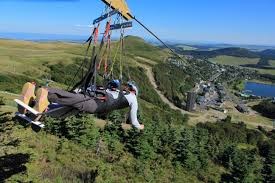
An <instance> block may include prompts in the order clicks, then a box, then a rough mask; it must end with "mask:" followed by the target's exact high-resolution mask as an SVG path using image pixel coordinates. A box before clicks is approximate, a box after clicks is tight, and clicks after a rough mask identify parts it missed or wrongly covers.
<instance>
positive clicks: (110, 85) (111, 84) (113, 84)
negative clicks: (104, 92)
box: [108, 79, 120, 89]
mask: <svg viewBox="0 0 275 183" xmlns="http://www.w3.org/2000/svg"><path fill="white" fill-rule="evenodd" d="M119 87H120V81H119V80H118V79H114V80H112V81H110V82H109V83H108V88H110V89H112V88H119Z"/></svg>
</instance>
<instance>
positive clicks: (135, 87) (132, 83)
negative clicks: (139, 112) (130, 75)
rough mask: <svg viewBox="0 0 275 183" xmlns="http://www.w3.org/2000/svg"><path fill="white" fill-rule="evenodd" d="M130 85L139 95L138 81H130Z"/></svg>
mask: <svg viewBox="0 0 275 183" xmlns="http://www.w3.org/2000/svg"><path fill="white" fill-rule="evenodd" d="M127 85H128V87H129V88H130V90H131V91H135V92H136V96H137V95H138V87H137V85H136V83H135V82H134V81H129V82H128V83H127Z"/></svg>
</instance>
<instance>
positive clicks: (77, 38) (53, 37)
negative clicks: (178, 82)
mask: <svg viewBox="0 0 275 183" xmlns="http://www.w3.org/2000/svg"><path fill="white" fill-rule="evenodd" d="M39 36H42V37H39ZM127 36H135V37H139V38H142V39H144V40H145V41H146V42H150V43H154V44H159V45H161V43H160V42H159V41H158V40H157V39H155V38H149V39H146V38H143V37H141V36H138V35H131V34H128V35H127ZM88 37H89V36H88V35H73V34H71V35H70V34H45V33H28V32H0V39H7V40H19V41H20V40H22V41H34V42H40V41H41V42H43V41H46V42H47V41H49V42H51V41H53V42H54V41H62V42H81V41H85V40H86V39H87V38H88ZM113 39H114V40H117V39H119V38H118V37H113ZM164 42H166V43H168V44H175V45H176V44H184V45H190V46H192V45H193V46H196V45H197V46H199V45H213V46H214V45H228V46H229V47H230V46H236V47H241V46H259V47H271V49H275V44H274V45H272V44H270V45H268V44H239V43H227V42H215V41H184V40H172V39H170V40H169V39H164Z"/></svg>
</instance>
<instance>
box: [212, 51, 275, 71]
mask: <svg viewBox="0 0 275 183" xmlns="http://www.w3.org/2000/svg"><path fill="white" fill-rule="evenodd" d="M209 61H211V62H213V63H218V64H224V65H232V66H240V65H245V64H257V63H258V62H259V58H242V57H233V56H225V55H223V56H217V57H215V58H211V59H209ZM269 63H270V65H271V66H272V67H275V60H270V61H269ZM251 69H254V70H258V71H259V72H260V73H261V74H271V75H275V69H255V68H251Z"/></svg>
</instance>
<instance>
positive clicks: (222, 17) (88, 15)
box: [0, 0, 275, 45]
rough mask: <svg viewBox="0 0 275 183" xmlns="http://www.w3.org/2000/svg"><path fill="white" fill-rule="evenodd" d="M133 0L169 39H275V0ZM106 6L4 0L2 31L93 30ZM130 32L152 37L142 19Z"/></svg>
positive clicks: (71, 0)
mask: <svg viewBox="0 0 275 183" xmlns="http://www.w3.org/2000/svg"><path fill="white" fill-rule="evenodd" d="M127 2H128V4H129V7H130V9H131V10H132V13H133V14H134V15H135V16H136V17H137V18H138V19H140V20H142V22H143V23H144V24H146V25H148V26H149V27H150V28H151V29H152V30H153V31H154V32H156V33H157V34H158V35H159V36H160V37H162V38H163V39H166V40H181V41H188V42H193V41H194V42H219V43H238V44H239V43H240V44H266V45H275V21H274V20H275V1H274V0H166V1H165V0H127ZM103 9H104V5H103V3H102V2H101V1H100V0H68V1H66V0H0V32H27V33H47V34H70V35H88V34H89V32H90V29H89V28H88V27H87V25H90V24H91V22H92V21H93V19H95V18H97V17H98V16H99V15H100V14H101V12H102V10H103ZM78 25H81V26H78ZM128 34H132V35H137V36H142V37H144V38H152V37H151V36H150V35H149V34H148V33H146V32H145V31H144V30H143V29H142V28H141V27H140V26H138V25H137V24H134V27H133V29H131V30H129V31H128Z"/></svg>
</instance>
